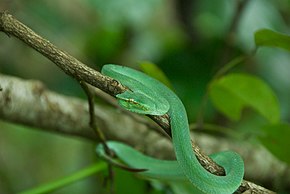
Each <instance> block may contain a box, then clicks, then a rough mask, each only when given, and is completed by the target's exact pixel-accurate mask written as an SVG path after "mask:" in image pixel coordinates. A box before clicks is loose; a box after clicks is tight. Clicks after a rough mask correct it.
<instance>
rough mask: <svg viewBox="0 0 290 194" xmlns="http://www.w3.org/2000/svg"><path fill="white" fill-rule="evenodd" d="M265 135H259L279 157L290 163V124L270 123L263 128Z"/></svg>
mask: <svg viewBox="0 0 290 194" xmlns="http://www.w3.org/2000/svg"><path fill="white" fill-rule="evenodd" d="M262 129H263V131H264V136H261V137H259V139H260V141H261V142H262V144H263V145H264V146H265V147H266V148H267V149H268V150H269V151H270V152H271V153H272V154H273V155H275V156H276V157H277V158H278V159H280V160H281V161H284V162H287V163H288V164H290V154H289V147H290V141H289V137H290V126H289V124H286V123H279V124H274V125H268V126H265V127H263V128H262Z"/></svg>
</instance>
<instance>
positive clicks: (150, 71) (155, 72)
mask: <svg viewBox="0 0 290 194" xmlns="http://www.w3.org/2000/svg"><path fill="white" fill-rule="evenodd" d="M139 66H140V68H141V70H142V71H143V72H144V73H146V74H147V75H150V76H151V77H153V78H155V79H157V80H159V81H160V82H162V83H163V84H164V85H166V86H167V87H169V88H171V89H172V85H171V83H170V81H169V79H168V78H167V77H166V75H165V74H164V73H163V71H162V70H161V69H160V68H159V67H158V66H157V65H155V64H154V63H151V62H148V61H142V62H140V63H139Z"/></svg>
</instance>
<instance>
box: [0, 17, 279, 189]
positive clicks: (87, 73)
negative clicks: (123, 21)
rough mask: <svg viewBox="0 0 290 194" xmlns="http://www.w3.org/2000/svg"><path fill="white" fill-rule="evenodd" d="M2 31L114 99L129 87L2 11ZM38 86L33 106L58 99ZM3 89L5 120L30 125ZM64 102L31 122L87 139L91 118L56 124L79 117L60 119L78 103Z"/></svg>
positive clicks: (161, 120) (205, 160)
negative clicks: (94, 68) (86, 132)
mask: <svg viewBox="0 0 290 194" xmlns="http://www.w3.org/2000/svg"><path fill="white" fill-rule="evenodd" d="M0 31H2V32H4V33H6V34H7V35H8V36H15V37H17V38H18V39H20V40H21V41H23V42H24V43H26V44H27V45H28V46H30V47H32V48H34V49H35V50H36V51H38V52H39V53H41V54H42V55H44V56H46V57H47V58H48V59H50V60H51V61H52V62H53V63H55V64H56V65H57V66H58V67H59V68H61V69H62V70H63V71H64V72H65V73H66V74H68V75H70V76H72V77H73V78H75V79H76V80H78V81H84V82H87V83H89V84H91V85H93V86H95V87H97V88H100V89H101V90H103V91H104V92H106V93H108V94H110V95H112V96H115V95H116V94H119V93H122V92H124V91H125V90H126V88H125V87H124V86H122V85H121V84H120V83H119V82H118V81H116V80H114V79H112V78H109V77H107V76H104V75H102V74H100V73H99V72H97V71H95V70H93V69H91V68H89V67H87V66H86V65H84V64H83V63H81V62H80V61H78V60H77V59H75V58H74V57H72V56H70V55H69V54H67V53H66V52H64V51H61V50H60V49H58V48H57V47H56V46H54V45H53V44H52V43H50V42H49V41H48V40H45V39H44V38H42V37H41V36H39V35H37V34H36V33H35V32H33V31H32V30H31V29H29V28H28V27H27V26H25V25H24V24H22V23H21V22H19V21H18V20H16V19H15V18H13V17H12V15H10V14H8V13H7V12H2V13H1V12H0ZM0 83H1V82H0ZM36 85H38V86H36V87H35V88H33V90H32V91H34V92H35V93H39V94H40V98H39V99H40V100H39V99H35V98H34V101H33V104H35V103H36V102H39V103H40V104H41V103H43V101H46V99H53V97H55V96H51V98H48V96H49V95H50V93H47V94H45V95H44V94H43V90H42V88H43V87H41V84H40V85H39V84H36ZM1 86H2V88H3V89H2V90H3V91H2V92H1V93H2V94H6V95H4V96H3V99H4V100H3V102H4V103H2V101H1V105H2V106H3V107H2V108H3V109H1V117H2V118H4V119H11V120H10V121H13V122H20V123H24V124H28V123H25V122H28V121H27V120H19V121H17V120H18V119H20V118H23V116H25V115H23V114H24V113H23V112H22V111H21V110H19V111H20V112H19V113H17V112H14V114H18V115H17V117H11V118H10V116H8V115H9V113H10V114H11V113H12V112H13V110H15V108H16V107H13V106H12V104H11V98H9V95H7V93H6V92H4V91H7V90H8V91H11V88H13V85H9V84H8V86H7V85H6V86H4V84H3V85H2V83H1ZM22 89H24V88H22ZM8 93H9V92H8ZM2 94H1V95H2ZM19 97H20V96H18V98H19ZM20 98H23V96H21V97H20ZM41 100H42V101H41ZM60 102H61V99H60V98H57V99H54V100H53V101H47V103H45V104H42V105H43V106H41V108H42V109H41V110H50V112H51V114H52V115H50V116H51V117H52V120H49V119H47V117H43V115H42V114H39V115H35V114H32V112H37V111H39V110H37V109H33V108H32V107H29V108H28V110H30V114H31V115H29V116H30V117H29V120H30V121H31V122H33V120H35V119H36V120H39V123H40V124H41V126H39V127H42V128H44V129H49V128H50V127H52V128H53V126H54V128H53V129H55V130H62V129H63V130H64V131H67V133H69V134H75V135H79V136H83V137H84V136H86V135H87V134H85V132H84V131H79V130H76V125H77V124H78V122H80V123H81V126H82V127H84V126H87V125H88V123H89V118H87V119H84V120H82V121H80V120H78V119H77V121H78V122H75V123H73V124H75V125H72V126H70V127H71V128H65V127H64V126H62V127H60V128H59V127H58V126H61V124H58V125H56V123H58V122H60V123H64V121H66V122H68V121H70V120H71V119H72V118H75V117H74V116H76V115H70V116H71V118H70V117H60V114H63V113H64V112H66V111H68V108H69V107H70V108H72V107H71V106H69V104H68V102H70V103H72V104H73V103H77V102H76V101H75V100H71V101H67V102H63V103H66V106H67V107H62V109H60V107H59V103H60ZM7 105H8V106H7ZM4 106H5V107H4ZM9 106H12V107H13V108H14V109H13V108H12V109H11V108H10V109H9ZM7 107H8V108H7ZM22 108H23V109H24V107H22ZM31 108H32V110H31ZM79 108H80V107H79ZM79 108H77V109H74V110H73V111H72V112H74V111H75V112H76V113H78V114H77V115H78V116H77V117H79V115H80V114H79ZM52 110H53V111H52ZM83 110H85V109H83ZM9 111H10V112H9ZM69 112H70V111H69ZM87 113H88V112H87V110H86V111H85V112H84V114H85V115H87V116H88V114H87ZM100 114H101V113H100ZM63 116H64V115H63ZM111 118H113V117H111ZM111 118H109V121H108V122H107V123H105V122H101V121H100V122H99V126H100V127H102V128H105V126H107V125H112V124H113V123H112V122H111ZM152 118H153V120H154V121H155V122H157V123H158V124H159V125H160V126H161V127H162V128H163V129H164V130H165V131H166V132H167V133H168V134H170V125H169V117H168V116H166V115H165V116H162V117H160V116H153V117H152ZM13 119H14V120H13ZM51 121H52V122H51ZM71 121H72V120H71ZM119 123H124V120H122V122H118V125H119ZM113 125H114V127H113V128H114V129H115V130H114V132H113V133H112V134H108V135H110V136H112V137H114V135H116V134H117V133H118V132H117V130H116V125H115V124H113ZM49 126H50V127H49ZM36 127H38V126H36ZM63 127H64V128H63ZM140 128H141V127H140ZM140 128H137V127H136V128H134V130H136V129H139V130H140ZM72 129H73V130H72ZM124 129H127V127H124V128H123V129H122V130H121V133H122V134H130V135H131V136H135V132H134V133H125V131H124ZM141 129H142V128H141ZM70 130H72V131H70ZM143 131H146V132H145V133H147V130H145V129H143ZM90 133H92V134H89V136H88V137H90V138H92V139H95V136H94V134H93V131H91V132H90ZM155 135H156V134H155ZM120 136H122V135H121V134H120ZM155 137H156V139H155V140H154V138H153V140H152V138H148V139H147V138H146V141H148V142H147V143H148V145H149V144H150V145H151V146H152V142H156V143H157V144H158V143H160V142H161V141H160V137H159V136H155ZM130 138H131V137H126V138H124V139H123V140H124V141H125V142H127V141H128V140H130ZM133 139H135V138H133ZM142 140H144V136H142ZM149 140H150V141H149ZM134 143H136V144H137V143H138V142H134ZM161 143H162V145H163V146H164V145H166V143H165V142H161ZM167 144H168V143H167ZM151 146H150V147H151ZM160 146H161V145H160ZM158 147H159V146H158ZM166 147H167V146H166ZM152 148H154V149H155V148H156V147H153V146H152ZM193 150H194V151H195V153H196V155H197V157H198V159H199V160H200V161H201V163H202V164H203V166H204V167H205V168H206V169H207V170H209V171H210V172H212V173H214V174H224V172H223V169H222V168H221V167H219V166H218V165H216V164H215V163H214V162H213V161H212V160H210V158H209V157H207V155H205V154H203V153H202V152H201V150H200V148H199V147H198V146H197V145H196V144H193ZM163 152H164V151H163V150H162V151H161V152H160V153H163ZM249 185H251V183H249V182H247V181H244V182H243V184H242V185H241V186H240V188H239V190H238V192H239V193H241V192H244V191H247V190H251V191H252V193H273V192H272V191H269V190H267V189H264V188H262V187H260V186H258V185H257V187H254V188H255V190H256V191H255V190H253V189H252V188H251V187H250V186H249ZM252 185H253V184H252Z"/></svg>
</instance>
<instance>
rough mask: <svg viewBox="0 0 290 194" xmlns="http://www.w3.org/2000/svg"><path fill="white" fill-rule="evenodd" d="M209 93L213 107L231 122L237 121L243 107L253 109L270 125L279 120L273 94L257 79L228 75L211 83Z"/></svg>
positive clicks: (249, 76)
mask: <svg viewBox="0 0 290 194" xmlns="http://www.w3.org/2000/svg"><path fill="white" fill-rule="evenodd" d="M209 92H210V93H209V94H210V97H211V101H212V102H213V105H214V106H215V107H216V108H217V109H218V110H219V111H221V112H222V113H223V114H224V115H225V116H227V117H228V118H229V119H231V120H234V121H237V120H239V119H240V117H241V112H242V110H243V108H245V107H250V108H252V109H254V110H255V111H257V112H258V113H260V114H261V115H262V116H264V117H265V118H266V119H267V120H269V121H270V122H271V123H275V122H278V121H279V120H280V110H279V104H278V101H277V98H276V96H275V93H274V92H273V91H272V89H271V88H270V87H269V86H268V85H267V84H266V83H265V82H264V81H263V80H261V79H259V78H258V77H255V76H252V75H247V74H236V73H235V74H229V75H227V76H224V77H222V78H220V79H217V80H215V81H213V82H212V84H211V85H210V91H209Z"/></svg>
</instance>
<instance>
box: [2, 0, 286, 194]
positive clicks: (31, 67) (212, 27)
mask: <svg viewBox="0 0 290 194" xmlns="http://www.w3.org/2000/svg"><path fill="white" fill-rule="evenodd" d="M176 2H178V1H176ZM197 2H198V3H197V4H195V3H188V6H187V7H186V8H184V7H182V6H181V5H180V4H178V6H177V5H175V4H174V3H172V2H169V1H163V0H158V1H153V0H150V1H142V2H141V3H140V1H136V0H135V1H134V0H119V1H118V2H117V3H116V2H115V1H112V0H110V1H109V0H108V1H100V0H87V1H81V0H73V1H61V2H59V1H55V0H53V1H48V0H45V1H41V2H40V1H35V0H30V1H25V2H21V1H11V2H9V1H3V2H0V7H3V8H7V9H9V11H10V12H11V13H12V14H13V15H15V16H16V17H17V18H19V19H21V20H22V21H23V23H25V24H28V25H29V26H30V27H31V28H32V29H34V30H35V31H36V32H38V33H39V34H41V35H43V36H45V37H46V38H47V39H49V40H51V41H52V42H54V43H56V44H57V45H58V46H59V47H61V48H62V49H63V50H66V51H67V52H69V53H71V54H72V55H73V56H75V57H76V58H79V59H81V60H82V61H84V62H86V63H88V64H94V65H95V67H96V68H100V67H101V66H102V65H103V64H105V63H116V64H123V65H128V66H131V67H135V68H137V67H139V68H140V69H142V70H143V71H144V72H146V73H147V74H149V75H152V76H153V77H156V78H158V79H160V80H161V81H163V82H164V83H165V84H166V85H168V86H169V87H171V88H173V89H174V91H175V92H176V93H177V94H178V95H179V96H180V97H181V99H182V101H183V102H184V104H185V106H186V109H187V112H188V115H189V120H190V122H191V123H195V121H196V120H200V118H201V119H202V121H203V122H207V123H215V124H216V123H218V125H221V126H219V128H218V127H216V129H217V131H219V130H220V129H223V127H228V128H231V131H230V133H231V132H236V133H237V134H238V139H242V138H243V137H244V134H245V133H248V135H249V136H251V137H253V138H254V139H255V141H258V142H259V145H263V146H264V147H265V148H267V150H268V151H269V152H271V153H272V154H273V155H274V156H275V157H277V158H278V159H279V160H281V161H283V162H285V163H287V164H288V165H289V164H290V156H289V151H287V149H288V148H289V146H290V145H289V142H288V137H289V136H290V134H289V133H290V127H289V118H290V117H289V116H290V109H289V107H290V101H289V99H290V81H289V67H288V65H289V60H290V54H289V53H288V52H289V51H290V46H289V45H290V44H289V43H290V36H289V26H287V22H288V21H287V20H286V19H285V18H289V16H290V15H289V11H288V10H289V8H290V3H289V2H288V1H284V0H278V1H263V0H256V1H252V2H251V3H249V4H248V5H247V6H246V8H245V10H244V12H243V14H242V15H240V16H239V17H240V20H239V21H238V22H237V23H236V25H237V27H236V29H235V30H234V31H230V28H229V26H230V25H231V22H232V18H233V16H234V15H235V11H234V10H235V6H236V2H234V1H230V0H221V1H216V2H213V1H210V0H206V1H197ZM186 10H189V11H186ZM282 32H283V33H282ZM229 34H230V35H233V36H230V37H231V38H229V39H226V38H225V37H228V35H229ZM0 42H1V47H0V70H1V73H6V74H12V75H16V76H19V77H23V78H29V79H38V80H41V81H42V82H44V83H45V84H46V85H48V87H49V88H51V89H54V90H56V91H59V92H61V93H64V94H70V95H75V96H82V91H81V90H80V88H79V87H78V86H77V84H76V83H75V82H74V81H72V80H70V79H68V78H67V77H66V76H64V74H63V73H62V72H61V71H59V69H57V68H56V67H54V66H53V65H51V64H50V62H48V61H47V60H46V59H45V58H44V57H42V56H40V55H38V54H35V52H34V51H32V50H31V49H29V48H27V47H26V46H24V45H22V44H20V43H19V42H17V41H14V39H8V38H7V37H6V36H3V34H2V35H1V36H0ZM272 47H274V48H272ZM276 48H280V49H276ZM282 49H283V50H282ZM12 51H13V52H12ZM138 61H147V62H140V64H141V65H140V64H138V63H137V62H138ZM148 61H152V62H148ZM154 64H156V65H154ZM138 65H139V66H138ZM23 67H25V68H23ZM221 70H222V71H221ZM216 72H221V73H216ZM52 75H53V76H52ZM207 96H208V97H209V99H207ZM204 99H205V100H204ZM203 101H205V102H211V103H203ZM220 113H221V114H222V116H221V114H220ZM259 115H260V116H261V117H262V118H263V119H262V122H260V116H259ZM220 118H222V119H220ZM256 118H258V119H256ZM248 126H250V131H249V130H248V129H246V128H248ZM0 127H1V130H0V142H1V146H0V153H1V155H3V156H5V157H3V158H5V160H4V159H3V161H2V157H1V158H0V166H5V167H6V166H7V169H6V168H5V169H3V168H1V169H0V174H6V175H5V176H0V182H1V180H2V179H6V181H3V182H6V183H7V184H6V186H3V185H0V186H1V187H3V189H5V188H6V187H7V188H6V191H10V193H15V192H17V191H20V190H23V189H24V188H28V187H30V186H33V185H38V184H40V183H43V182H47V181H48V182H49V181H50V180H52V179H55V178H56V177H62V176H64V175H67V174H69V173H71V172H74V171H76V169H79V167H80V166H84V164H88V163H95V162H96V161H95V160H96V159H95V156H94V155H92V150H93V146H94V145H91V144H90V145H88V144H87V143H85V142H82V141H76V140H72V139H69V140H68V139H65V138H60V137H55V136H52V135H48V134H43V133H42V134H39V133H36V132H32V131H30V130H27V129H24V128H23V127H19V126H15V125H8V124H7V123H4V122H1V123H0ZM238 128H239V129H241V128H242V130H238ZM19 131H20V132H19ZM211 132H216V131H211ZM222 132H223V133H228V132H227V131H222ZM230 133H229V134H230ZM238 139H235V140H237V141H238ZM20 150H21V151H22V152H21V153H20ZM88 150H89V151H88ZM19 161H22V162H19ZM24 161H29V162H24ZM27 172H29V175H27ZM100 177H101V178H100ZM104 177H105V175H104V173H103V171H102V172H101V173H98V175H97V176H93V177H91V178H88V179H86V180H85V181H83V182H82V181H79V182H76V183H74V184H71V185H70V186H67V187H65V188H63V189H60V190H57V191H55V192H53V193H56V194H57V193H73V192H77V191H84V192H92V191H95V190H96V187H98V192H100V193H107V192H108V191H107V190H108V189H107V190H106V189H103V188H102V181H101V180H102V179H103V178H104ZM82 178H84V177H82ZM80 179H81V177H80ZM124 185H134V187H130V188H129V187H122V186H124ZM148 185H149V186H148ZM152 185H153V187H152ZM135 187H136V188H135ZM171 187H172V188H173V190H175V191H176V192H177V191H180V190H183V191H185V190H187V186H180V185H179V184H176V185H173V184H172V185H171ZM84 188H85V189H84ZM148 188H149V190H150V192H152V193H166V191H168V187H166V186H164V185H162V184H160V183H154V184H151V185H150V184H148V183H147V182H145V181H143V180H139V179H135V178H133V176H132V175H129V173H127V172H123V171H117V176H116V189H117V190H118V191H117V193H118V192H120V193H131V192H132V189H134V192H135V193H147V191H148ZM1 191H2V190H0V192H1ZM7 193H9V192H7Z"/></svg>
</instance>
